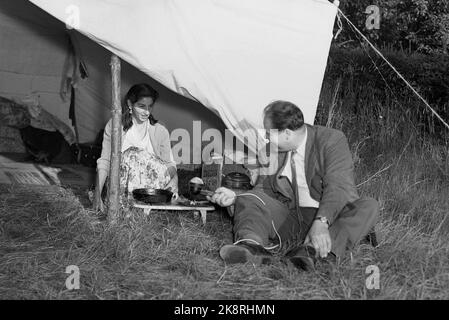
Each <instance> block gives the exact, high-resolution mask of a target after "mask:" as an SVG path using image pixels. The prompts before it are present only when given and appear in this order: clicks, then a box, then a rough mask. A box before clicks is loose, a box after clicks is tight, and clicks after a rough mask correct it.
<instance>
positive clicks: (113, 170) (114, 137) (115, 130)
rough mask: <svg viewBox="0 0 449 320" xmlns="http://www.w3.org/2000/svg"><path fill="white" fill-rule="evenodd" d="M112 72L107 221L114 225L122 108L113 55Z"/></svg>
mask: <svg viewBox="0 0 449 320" xmlns="http://www.w3.org/2000/svg"><path fill="white" fill-rule="evenodd" d="M111 72H112V132H111V165H110V169H109V170H110V171H109V194H108V204H109V205H108V221H109V223H110V224H115V223H116V222H117V221H118V217H119V212H120V201H119V199H120V172H119V171H120V156H121V144H122V141H121V138H122V135H121V130H122V108H121V105H120V89H121V88H120V87H121V81H120V73H121V65H120V59H119V57H117V56H116V55H115V54H113V55H112V57H111Z"/></svg>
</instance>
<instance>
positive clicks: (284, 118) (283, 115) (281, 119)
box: [264, 100, 304, 131]
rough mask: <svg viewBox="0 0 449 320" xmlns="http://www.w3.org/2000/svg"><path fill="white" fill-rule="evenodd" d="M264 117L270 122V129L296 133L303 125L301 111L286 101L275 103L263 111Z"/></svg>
mask: <svg viewBox="0 0 449 320" xmlns="http://www.w3.org/2000/svg"><path fill="white" fill-rule="evenodd" d="M264 114H265V117H267V118H268V119H269V120H270V121H271V125H272V129H277V130H279V131H283V130H285V129H290V130H293V131H296V130H298V129H300V128H301V127H302V126H303V125H304V115H303V114H302V111H301V109H299V108H298V107H297V106H296V105H295V104H293V103H291V102H288V101H281V100H279V101H275V102H272V103H270V104H269V105H268V106H267V107H266V108H265V110H264Z"/></svg>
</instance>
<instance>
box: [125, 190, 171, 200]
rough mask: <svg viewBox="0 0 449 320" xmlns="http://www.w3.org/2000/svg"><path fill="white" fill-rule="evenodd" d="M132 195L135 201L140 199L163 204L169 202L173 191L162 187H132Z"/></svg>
mask: <svg viewBox="0 0 449 320" xmlns="http://www.w3.org/2000/svg"><path fill="white" fill-rule="evenodd" d="M133 197H134V199H136V200H137V201H142V202H145V203H148V204H165V203H169V202H171V200H172V198H173V192H171V191H168V190H163V189H149V188H144V189H134V190H133Z"/></svg>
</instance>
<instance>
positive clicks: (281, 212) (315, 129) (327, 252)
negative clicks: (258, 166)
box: [209, 101, 379, 270]
mask: <svg viewBox="0 0 449 320" xmlns="http://www.w3.org/2000/svg"><path fill="white" fill-rule="evenodd" d="M264 127H265V129H266V131H267V133H269V137H267V138H269V140H270V143H273V144H274V145H275V146H276V149H277V150H278V162H277V163H278V164H279V165H277V167H276V169H277V170H274V171H275V173H274V174H267V175H261V176H259V178H258V180H257V183H256V185H255V187H254V189H253V190H251V191H250V192H245V193H244V194H242V195H239V196H237V195H236V193H235V192H234V191H232V190H230V189H226V188H219V189H218V190H217V191H216V193H215V194H214V195H213V196H212V197H210V198H209V199H210V200H211V201H212V202H214V203H217V204H219V205H220V206H222V207H230V206H234V207H235V210H234V216H233V219H234V237H235V243H234V244H232V245H225V246H223V247H222V248H221V249H220V256H221V257H222V258H223V259H224V260H225V262H227V263H229V264H232V263H245V262H247V261H252V262H255V263H260V262H263V261H264V260H265V259H266V258H267V257H268V256H269V255H270V252H269V250H270V249H271V248H273V247H270V245H271V244H273V243H275V244H277V246H279V245H282V244H285V243H290V244H291V243H294V244H295V247H294V248H293V249H292V250H290V251H289V252H287V254H286V256H287V257H288V259H289V260H290V261H291V262H292V263H293V264H294V265H295V266H297V267H298V268H300V269H304V270H310V269H313V268H314V266H315V263H316V261H317V259H331V260H335V258H338V257H342V256H343V255H344V254H345V252H346V251H347V250H348V249H349V250H350V249H351V248H352V247H353V246H354V245H355V244H357V243H358V242H359V241H360V240H361V239H362V238H363V237H364V236H366V235H367V234H368V232H369V231H370V229H371V228H372V227H373V226H374V224H375V222H376V220H377V218H378V215H379V206H378V203H377V201H376V200H374V199H370V198H360V197H359V195H358V194H357V190H356V187H355V183H354V174H353V171H354V164H353V161H352V155H351V152H350V150H349V146H348V142H347V139H346V137H345V135H344V134H343V133H342V132H341V131H338V130H335V129H331V128H325V127H321V126H311V125H308V124H305V123H304V117H303V114H302V112H301V110H300V109H299V108H298V107H297V106H296V105H294V104H293V103H290V102H286V101H276V102H273V103H271V104H270V105H268V106H267V107H266V108H265V110H264ZM277 246H275V247H277Z"/></svg>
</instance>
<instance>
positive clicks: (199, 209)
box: [134, 203, 215, 225]
mask: <svg viewBox="0 0 449 320" xmlns="http://www.w3.org/2000/svg"><path fill="white" fill-rule="evenodd" d="M134 208H139V209H143V212H144V213H145V214H146V215H149V214H150V213H151V211H152V210H164V211H193V213H194V215H195V217H198V214H201V220H202V222H203V225H205V224H206V220H207V212H209V211H215V207H214V206H212V205H211V206H181V205H170V204H164V205H151V204H145V203H134Z"/></svg>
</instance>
